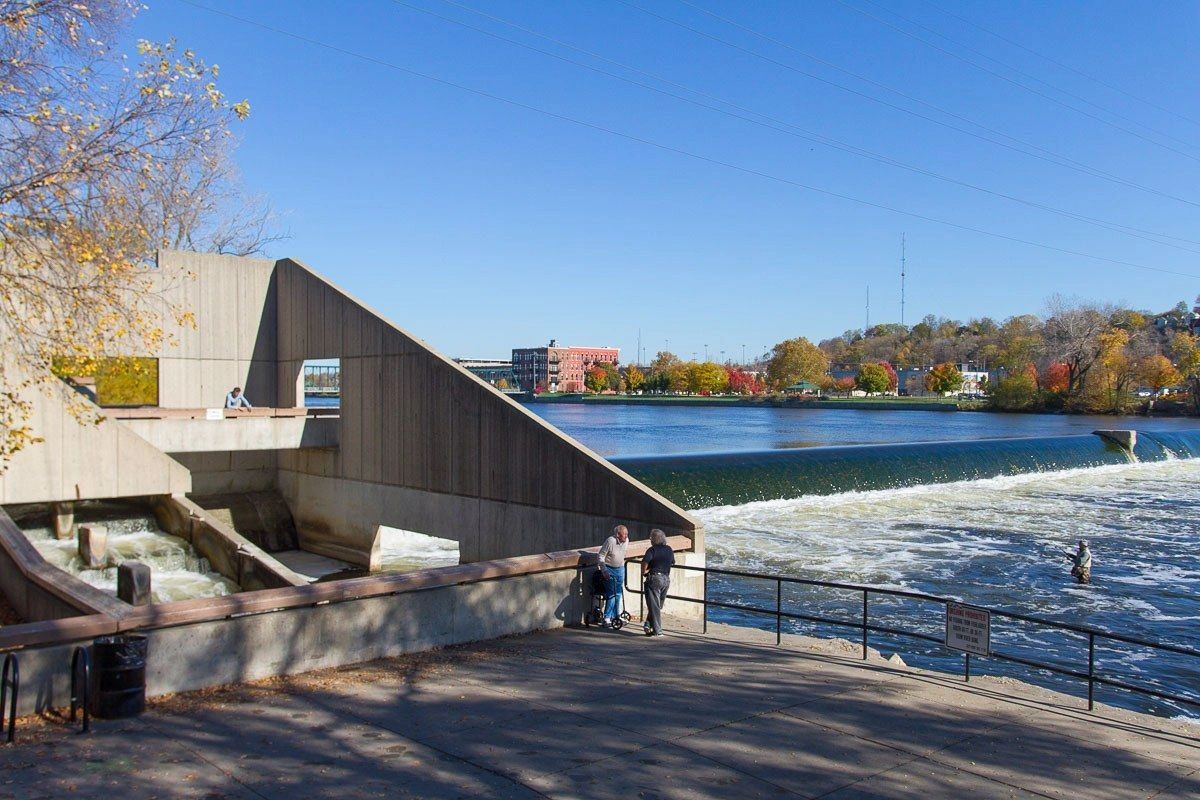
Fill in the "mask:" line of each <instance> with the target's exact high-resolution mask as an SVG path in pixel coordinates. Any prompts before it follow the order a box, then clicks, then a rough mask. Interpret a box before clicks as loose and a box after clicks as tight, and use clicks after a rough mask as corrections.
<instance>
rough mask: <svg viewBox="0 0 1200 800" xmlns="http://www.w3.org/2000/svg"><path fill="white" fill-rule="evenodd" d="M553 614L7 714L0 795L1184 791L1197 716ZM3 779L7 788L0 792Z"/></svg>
mask: <svg viewBox="0 0 1200 800" xmlns="http://www.w3.org/2000/svg"><path fill="white" fill-rule="evenodd" d="M684 626H685V623H682V622H675V623H673V624H672V625H670V626H669V630H671V633H670V635H668V636H666V637H664V638H658V639H653V638H646V637H644V636H642V635H641V634H640V632H638V631H637V630H636V628H635V627H630V628H626V629H624V630H622V631H620V632H609V631H598V630H573V629H564V630H557V631H553V632H546V633H538V634H532V635H527V636H520V637H512V638H508V639H502V640H496V641H491V642H484V643H480V644H476V645H469V646H462V647H454V648H448V649H445V650H440V651H434V652H430V653H424V654H419V655H414V656H405V657H401V658H396V659H387V660H383V661H376V662H371V663H369V664H363V665H358V666H354V667H347V668H342V669H338V670H326V671H322V672H313V673H308V674H305V675H301V676H296V677H293V678H286V679H275V680H272V681H268V682H262V683H257V684H251V685H243V686H237V687H230V688H225V689H218V690H210V691H205V692H197V693H193V694H188V695H178V696H176V697H173V698H168V699H166V700H162V701H157V702H155V703H153V704H152V708H151V710H150V711H149V712H148V713H147V714H146V715H144V716H143V717H142V718H140V719H137V720H130V721H123V722H93V726H94V727H93V733H92V734H91V735H88V736H76V735H73V734H71V733H69V732H68V730H67V729H66V728H65V727H63V726H62V725H58V724H49V723H41V724H39V725H33V724H30V723H28V722H23V723H20V724H19V725H18V746H16V747H7V748H3V749H0V796H15V797H22V798H28V800H36V799H37V798H50V797H55V798H57V797H68V796H69V797H74V798H81V799H83V798H104V800H111V798H112V797H113V796H115V795H119V796H120V797H122V798H125V800H138V799H139V798H149V797H154V796H158V797H168V796H169V797H196V798H202V797H203V798H210V797H222V798H239V799H240V798H264V797H266V798H287V800H300V799H301V798H314V797H336V798H338V799H339V800H351V799H352V798H360V797H401V796H403V797H408V796H412V797H464V796H489V797H504V798H527V797H528V798H533V797H552V798H557V797H563V798H566V797H572V798H574V797H581V796H586V797H596V798H609V797H611V798H621V800H627V799H628V798H670V797H681V798H682V797H688V798H714V799H715V798H731V797H738V798H743V797H751V798H752V797H763V798H775V797H818V796H819V797H828V798H849V797H853V798H884V797H888V798H892V797H895V798H922V800H926V799H928V798H938V797H1006V798H1009V797H1047V796H1048V797H1088V798H1116V797H1120V798H1132V797H1150V796H1153V797H1155V798H1159V799H1165V798H1175V797H1178V798H1183V797H1196V796H1200V739H1198V738H1197V737H1198V736H1200V728H1198V727H1196V726H1188V725H1186V724H1184V723H1180V722H1172V721H1169V720H1164V719H1159V718H1155V717H1149V716H1143V715H1138V714H1133V713H1130V712H1125V711H1120V710H1115V709H1109V708H1106V707H1103V706H1098V710H1097V712H1096V713H1095V714H1089V713H1087V712H1086V711H1084V710H1082V709H1083V707H1084V702H1083V701H1082V700H1080V699H1079V698H1076V697H1069V696H1065V695H1061V694H1056V693H1053V692H1049V691H1045V690H1042V689H1037V688H1034V687H1031V686H1028V685H1025V684H1022V683H1018V682H1015V681H1012V680H1007V679H989V678H973V679H972V681H971V683H970V684H964V683H963V682H962V681H961V678H956V677H952V676H948V675H941V674H937V673H930V672H922V671H920V670H915V669H909V668H906V667H903V666H900V665H896V664H892V663H888V662H886V661H883V660H882V659H880V658H873V659H872V660H871V661H869V662H866V663H864V662H861V661H859V660H857V658H856V657H854V655H853V654H854V653H856V652H857V645H854V646H850V645H849V644H848V643H844V642H843V643H841V644H842V645H844V648H843V647H839V643H838V642H837V641H836V640H834V641H832V642H828V641H817V640H812V639H806V638H803V637H794V636H788V637H785V638H784V646H783V647H776V646H775V645H774V632H773V631H772V632H770V633H765V632H759V631H755V630H750V629H745V628H729V627H724V626H719V625H710V626H709V634H708V635H707V636H701V635H699V634H698V633H697V632H695V631H691V632H689V631H688V630H686V629H684ZM10 793H11V794H10Z"/></svg>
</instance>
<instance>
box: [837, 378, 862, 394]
mask: <svg viewBox="0 0 1200 800" xmlns="http://www.w3.org/2000/svg"><path fill="white" fill-rule="evenodd" d="M857 385H858V384H857V382H856V381H855V380H854V378H851V377H845V378H838V379H837V380H835V381H834V382H833V388H834V389H836V390H837V391H839V392H841V393H842V394H844V395H845V396H846V397H849V396H850V393H851V392H853V391H854V387H855V386H857Z"/></svg>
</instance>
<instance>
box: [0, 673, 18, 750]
mask: <svg viewBox="0 0 1200 800" xmlns="http://www.w3.org/2000/svg"><path fill="white" fill-rule="evenodd" d="M10 670H11V675H10ZM10 688H11V689H12V697H11V699H9V698H8V690H9V689H10ZM20 690H21V669H20V665H19V664H18V663H17V656H16V654H15V653H9V654H8V655H6V656H5V657H4V668H3V669H2V670H0V734H3V733H4V701H5V700H6V699H8V736H7V741H8V743H9V744H12V743H13V740H15V739H16V737H17V693H18V692H19V691H20Z"/></svg>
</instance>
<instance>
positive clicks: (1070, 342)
mask: <svg viewBox="0 0 1200 800" xmlns="http://www.w3.org/2000/svg"><path fill="white" fill-rule="evenodd" d="M1048 305H1049V309H1050V317H1049V319H1047V320H1046V323H1045V325H1044V326H1043V340H1044V344H1043V347H1044V349H1045V350H1046V352H1047V354H1048V355H1049V356H1050V357H1051V358H1053V359H1054V360H1055V361H1058V362H1061V363H1063V364H1065V365H1066V367H1067V388H1066V394H1067V395H1068V397H1071V398H1076V397H1078V396H1079V395H1081V394H1082V393H1083V388H1084V384H1085V382H1086V380H1087V376H1088V372H1090V371H1091V369H1092V367H1093V366H1095V364H1096V361H1097V360H1099V358H1100V354H1101V351H1102V349H1103V341H1102V339H1101V337H1102V335H1103V334H1105V333H1107V332H1108V331H1109V329H1110V328H1111V324H1110V322H1109V319H1110V317H1111V315H1112V311H1111V309H1108V308H1103V307H1100V306H1096V305H1091V304H1083V303H1078V302H1072V301H1068V300H1066V299H1064V298H1062V297H1058V296H1055V297H1052V298H1051V299H1050V302H1049V304H1048Z"/></svg>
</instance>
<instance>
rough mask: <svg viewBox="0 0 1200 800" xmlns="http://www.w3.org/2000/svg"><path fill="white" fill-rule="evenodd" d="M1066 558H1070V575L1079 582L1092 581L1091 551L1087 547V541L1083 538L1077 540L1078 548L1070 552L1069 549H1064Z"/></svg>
mask: <svg viewBox="0 0 1200 800" xmlns="http://www.w3.org/2000/svg"><path fill="white" fill-rule="evenodd" d="M1064 552H1065V553H1066V556H1067V558H1069V559H1071V577H1072V578H1074V579H1075V580H1076V581H1078V582H1079V583H1091V582H1092V551H1091V550H1089V549H1088V543H1087V542H1086V541H1084V540H1083V539H1080V540H1079V549H1078V550H1076V551H1075V552H1074V553H1072V552H1071V551H1070V550H1066V551H1064Z"/></svg>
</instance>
